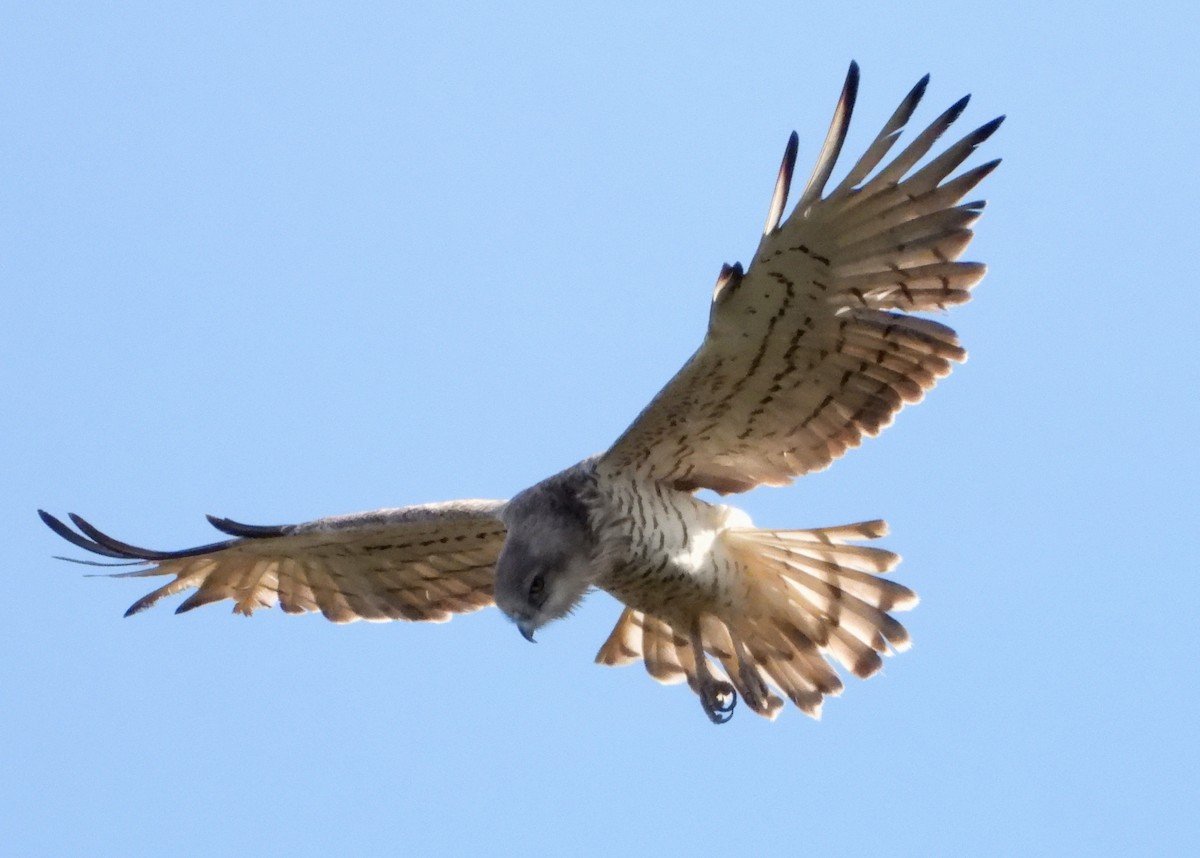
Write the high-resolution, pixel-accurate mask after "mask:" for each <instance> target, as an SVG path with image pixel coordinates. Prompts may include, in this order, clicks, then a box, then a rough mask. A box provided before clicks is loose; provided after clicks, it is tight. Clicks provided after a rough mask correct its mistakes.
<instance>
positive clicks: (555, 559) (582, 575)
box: [495, 475, 595, 640]
mask: <svg viewBox="0 0 1200 858" xmlns="http://www.w3.org/2000/svg"><path fill="white" fill-rule="evenodd" d="M501 517H502V518H503V519H504V524H505V526H506V527H507V528H508V538H507V540H506V541H505V543H504V549H503V550H502V551H501V552H500V557H499V559H498V560H497V561H496V588H495V595H496V605H497V606H498V607H499V608H500V610H502V611H503V612H504V613H505V614H507V615H508V617H509V619H511V620H512V621H513V622H514V623H516V624H517V628H519V629H520V630H521V634H523V635H524V636H525V637H526V639H528V640H533V633H534V632H535V631H536V630H537V629H539V628H540V627H541V626H543V625H545V624H546V623H548V622H550V621H551V620H557V619H558V618H559V617H563V616H566V615H567V614H569V613H570V612H571V609H572V608H574V607H575V606H576V605H577V604H578V603H579V600H580V599H582V598H583V596H584V594H585V593H586V592H587V590H588V587H590V586H591V581H592V574H593V573H592V557H593V553H594V547H595V539H594V537H593V535H592V529H591V526H590V524H589V523H588V516H587V507H586V506H585V505H584V503H583V502H582V500H580V498H579V496H578V494H577V493H576V491H575V487H574V486H572V485H571V483H570V481H568V480H564V479H562V475H559V476H557V477H551V478H550V479H548V480H546V481H544V482H541V483H538V484H537V485H535V486H533V487H532V488H529V489H526V490H525V491H523V492H521V493H520V494H519V495H517V496H516V497H514V498H513V499H512V500H511V501H509V502H508V504H507V505H506V506H505V508H504V511H503V513H502V516H501Z"/></svg>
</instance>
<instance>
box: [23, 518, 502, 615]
mask: <svg viewBox="0 0 1200 858" xmlns="http://www.w3.org/2000/svg"><path fill="white" fill-rule="evenodd" d="M503 505H504V502H503V501H495V500H464V501H451V502H448V503H435V504H423V505H420V506H409V507H403V508H400V509H384V510H378V511H376V512H367V513H359V514H356V515H344V516H337V517H333V518H322V519H318V520H316V521H310V522H308V523H306V524H295V525H280V526H269V527H263V526H258V525H246V524H239V523H238V522H235V521H230V520H229V519H226V518H214V517H213V516H209V517H208V519H209V521H210V522H211V523H212V525H213V526H214V527H216V528H217V529H218V530H220V531H222V532H223V533H226V534H228V535H230V536H232V537H233V538H232V539H228V540H225V541H223V542H214V543H212V544H210V545H202V546H199V547H197V548H189V549H184V550H182V551H150V550H148V549H144V548H137V547H135V546H132V545H128V544H126V543H124V542H120V541H118V540H116V539H113V538H112V537H110V536H108V535H106V534H104V533H102V532H101V531H99V530H97V529H96V528H95V527H93V526H92V525H91V524H89V523H88V522H87V521H85V520H84V519H82V518H80V517H79V516H77V515H74V514H72V515H71V516H70V518H71V521H72V522H74V524H75V526H76V527H77V528H79V532H76V531H74V530H72V529H71V528H69V527H68V526H67V525H66V524H64V523H63V522H62V521H60V520H59V519H57V518H55V517H54V516H52V515H50V514H49V513H47V512H43V511H41V510H39V511H38V513H39V515H41V517H42V521H44V522H45V523H46V524H47V525H48V526H49V527H50V529H51V530H53V531H54V532H55V533H57V534H58V535H59V536H61V537H62V538H63V539H66V540H67V541H68V542H71V543H72V544H74V545H77V546H79V547H80V548H85V549H87V550H88V551H91V552H93V553H95V554H100V555H102V556H105V557H112V558H117V559H118V560H119V561H132V563H133V564H135V565H136V564H149V568H143V569H136V570H134V571H132V572H124V573H119V574H117V575H114V576H113V577H118V578H128V577H134V578H142V577H148V576H154V575H170V576H174V580H172V581H170V582H168V583H167V584H166V585H164V586H162V587H160V588H158V589H157V590H155V591H154V592H152V593H149V594H148V595H146V596H144V597H143V598H141V599H139V600H138V601H137V602H135V603H134V604H133V605H132V606H131V607H130V608H129V610H128V611H126V612H125V615H126V616H129V615H130V614H136V613H138V612H139V611H143V610H145V609H146V608H149V607H150V606H151V605H153V604H154V603H155V602H157V601H158V600H159V599H161V598H163V597H164V596H171V595H174V594H175V593H180V592H183V591H185V590H189V589H193V588H195V590H196V592H194V593H192V594H191V595H190V596H189V597H188V598H187V599H185V600H184V601H183V603H182V604H180V606H179V607H178V608H177V609H176V613H182V612H184V611H190V610H191V609H192V608H198V607H200V606H201V605H207V604H209V603H210V602H220V601H222V600H224V599H232V600H233V602H234V606H233V610H234V612H235V613H239V614H250V613H253V612H254V610H255V609H256V608H267V607H270V606H272V605H275V604H278V605H279V606H280V607H281V608H283V610H285V611H287V612H288V613H294V614H299V613H305V612H308V611H320V612H321V613H322V614H324V615H325V616H326V617H327V618H328V619H330V620H332V621H333V622H335V623H348V622H352V621H354V620H373V621H385V620H428V621H432V622H444V621H446V620H448V619H450V616H451V615H452V614H461V613H467V612H469V611H475V610H478V609H479V608H483V607H486V606H487V605H490V604H492V579H493V577H494V567H495V564H496V557H497V556H499V554H500V548H501V546H503V545H504V539H505V528H504V525H503V523H501V521H500V520H499V519H498V518H497V517H496V515H497V512H498V511H499V509H500V508H501V507H502V506H503Z"/></svg>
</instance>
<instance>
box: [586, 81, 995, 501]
mask: <svg viewBox="0 0 1200 858" xmlns="http://www.w3.org/2000/svg"><path fill="white" fill-rule="evenodd" d="M928 80H929V78H928V76H926V77H925V78H923V79H922V80H921V81H920V82H919V83H918V84H917V85H916V86H915V87H914V88H913V89H912V91H911V92H909V94H908V95H907V96H906V97H905V99H904V100H903V101H902V102H901V103H900V106H899V107H898V108H897V109H896V111H895V113H893V114H892V117H891V118H890V119H889V120H888V122H887V124H885V125H884V127H883V130H882V131H880V132H879V135H878V136H877V137H876V138H875V141H874V142H873V143H872V144H871V145H870V146H869V147H868V149H867V151H866V153H865V154H864V155H863V156H862V157H861V158H859V160H858V161H857V162H856V163H855V164H854V166H853V167H851V168H850V171H849V173H848V174H847V175H846V177H845V179H843V180H842V182H841V183H840V184H839V185H838V186H837V187H836V188H835V189H834V190H833V191H832V192H830V193H829V194H828V195H826V196H822V194H824V192H825V186H826V184H827V182H828V180H829V177H830V175H831V173H832V172H833V167H834V164H835V163H836V161H837V158H838V154H839V153H840V151H841V148H842V143H843V141H844V140H845V136H846V130H847V128H848V126H849V122H850V115H851V112H852V111H853V108H854V99H855V94H856V92H857V90H858V67H857V65H855V64H853V63H852V64H851V65H850V73H849V75H848V76H847V78H846V84H845V86H844V88H843V90H842V95H841V99H840V100H839V101H838V105H837V109H836V111H835V113H834V117H833V123H832V124H831V126H830V129H829V134H828V136H827V137H826V140H825V145H824V147H823V148H822V150H821V153H820V155H819V157H818V159H817V164H816V167H815V168H814V169H813V174H812V178H810V179H809V182H808V184H807V186H806V187H805V188H804V190H803V192H802V193H801V195H800V199H799V201H798V202H797V204H796V207H795V209H794V210H793V211H792V214H791V216H790V217H788V218H787V219H786V220H784V221H782V223H781V218H782V215H783V211H784V207H785V205H786V202H787V195H788V188H789V185H790V184H791V178H792V170H793V167H794V165H795V160H796V142H797V138H796V135H795V133H793V134H792V136H791V138H790V139H789V141H788V146H787V150H786V151H785V153H784V158H783V165H782V167H781V168H780V171H779V178H778V181H777V182H776V187H775V194H774V196H773V198H772V201H771V207H770V211H769V214H768V216H767V224H766V228H765V230H764V235H763V238H762V241H761V243H760V244H759V247H758V251H757V252H756V253H755V255H754V261H753V263H752V264H751V265H750V267H749V270H748V271H746V272H745V273H744V274H743V272H742V269H741V266H740V265H735V266H732V267H731V266H725V267H724V268H723V269H722V272H721V276H720V278H719V279H718V281H717V287H716V290H715V292H714V294H713V303H712V310H711V314H710V319H709V326H708V333H707V335H706V337H705V339H704V342H703V344H702V345H701V346H700V349H699V350H698V351H697V352H696V354H695V355H694V356H693V357H692V358H691V360H690V361H688V363H687V364H686V365H685V366H684V367H683V369H682V370H680V372H679V373H678V374H677V375H676V376H675V378H673V379H672V380H671V381H670V382H669V383H668V384H667V386H666V387H665V388H663V390H662V391H661V392H660V393H659V394H658V396H657V397H655V399H654V401H653V402H651V403H650V405H649V406H647V408H646V409H645V410H644V411H643V412H642V413H641V414H640V415H639V416H638V418H637V419H636V420H635V421H634V422H633V424H632V425H631V426H630V427H629V428H628V429H627V430H626V431H625V433H624V434H623V435H622V436H621V437H620V438H619V439H618V440H617V442H616V443H615V444H614V445H613V446H612V448H611V449H610V450H609V451H608V452H607V453H605V454H604V456H603V457H602V458H601V462H600V467H601V468H606V469H609V470H611V471H612V472H614V473H617V472H624V473H630V472H632V473H637V474H640V475H641V476H643V477H648V478H651V479H655V480H658V481H660V482H664V483H668V484H670V485H673V486H674V487H676V488H679V489H682V490H689V491H690V490H693V489H697V488H710V489H714V490H716V491H718V492H722V493H727V492H738V491H745V490H747V489H750V488H753V487H754V486H757V485H760V484H767V485H782V484H786V483H788V482H791V480H792V479H793V478H795V477H797V476H800V475H802V474H805V473H808V472H809V471H814V470H819V469H821V468H824V467H825V466H827V465H828V464H829V463H830V462H832V461H833V460H834V459H836V458H837V457H838V456H840V455H841V454H842V453H844V452H845V451H846V449H847V448H849V447H855V446H858V444H859V443H860V442H861V440H862V437H863V436H864V435H875V434H877V433H878V432H879V431H880V430H881V429H883V428H884V427H885V426H887V425H889V424H890V423H891V421H892V419H893V417H894V416H895V414H896V412H897V411H899V410H900V408H901V407H903V406H904V404H905V403H908V402H916V401H918V400H919V399H920V398H921V397H922V395H923V394H924V392H925V391H926V390H928V389H929V388H931V387H932V386H933V385H934V383H935V381H936V380H937V379H938V378H940V377H942V376H944V375H946V374H947V373H949V371H950V366H951V363H952V362H953V361H961V360H963V359H964V358H965V357H966V352H965V351H963V349H962V348H961V347H960V346H959V344H958V338H957V337H956V336H955V334H954V331H952V330H951V329H950V328H948V327H946V326H945V325H942V324H939V323H937V322H933V321H930V320H928V319H924V318H920V317H918V316H913V315H910V313H911V312H913V311H927V310H941V309H944V308H946V307H948V306H950V305H952V304H961V303H963V302H965V301H966V300H968V298H969V297H970V291H969V290H970V289H971V287H972V286H974V285H975V284H976V283H978V282H979V280H980V279H981V278H982V277H983V275H984V271H985V268H984V266H983V265H981V264H979V263H975V262H957V261H956V260H957V259H958V257H959V256H960V255H961V254H962V252H963V251H964V250H965V249H966V247H967V245H968V243H969V242H970V240H971V238H972V236H973V233H972V232H971V229H970V227H971V225H972V224H973V223H974V222H975V220H976V219H977V218H978V217H979V215H980V213H981V211H982V209H983V205H984V204H983V203H982V202H968V203H965V204H961V205H960V204H959V201H960V200H961V199H962V198H963V197H964V196H965V195H966V194H967V193H968V192H969V191H970V190H971V189H972V188H973V187H975V185H976V184H977V183H978V182H979V181H980V180H982V179H983V178H984V176H986V175H987V174H988V173H990V172H991V171H992V170H993V169H995V167H996V165H997V164H999V163H1000V162H999V161H998V160H996V161H991V162H988V163H986V164H983V165H982V166H979V167H975V168H974V169H971V170H968V171H966V172H964V173H963V174H962V175H960V176H958V177H956V178H953V179H947V177H948V176H949V175H950V173H951V172H952V171H954V170H955V169H956V168H957V167H958V166H959V165H960V164H961V163H962V162H963V161H964V160H965V159H966V158H967V156H969V155H970V154H971V153H972V152H973V151H974V150H975V148H976V147H977V146H978V145H979V144H980V143H982V142H983V141H984V140H986V139H987V138H988V137H989V136H991V134H992V133H993V132H994V131H995V130H996V128H997V127H999V125H1000V122H1001V121H1002V120H1003V117H1000V118H998V119H995V120H993V121H991V122H989V123H987V124H985V125H983V126H982V127H980V128H978V129H976V130H975V131H972V132H971V133H970V134H968V135H966V136H965V137H964V138H962V139H961V140H959V141H958V142H956V143H954V144H953V145H951V146H949V147H948V148H947V149H946V150H945V151H944V152H942V153H941V154H939V155H937V156H936V157H934V158H933V159H931V160H930V161H929V162H928V164H926V165H925V166H923V167H921V168H920V169H917V170H914V169H913V168H914V166H915V165H916V164H917V162H918V161H920V160H921V159H922V158H924V157H925V155H926V154H927V153H929V151H930V150H931V148H932V147H933V145H934V143H935V142H936V141H937V140H938V138H939V137H940V136H941V135H942V133H943V132H945V131H946V129H947V128H949V127H950V125H951V124H952V123H953V122H954V120H955V119H957V118H958V116H959V114H960V113H962V110H963V108H964V107H966V104H967V98H963V99H961V100H960V101H958V102H956V103H955V104H954V105H953V106H951V107H950V109H949V110H947V111H946V112H945V113H943V114H942V115H941V116H939V117H938V118H937V119H935V120H934V121H933V123H932V124H931V125H930V126H929V127H928V128H926V129H925V130H924V131H922V132H921V133H920V134H919V135H917V137H916V138H915V139H914V140H913V142H912V143H910V144H909V145H908V146H907V148H905V149H904V150H903V151H902V152H901V153H900V154H899V155H897V156H896V157H895V158H894V159H893V160H892V161H891V163H890V164H888V165H887V166H885V167H883V168H882V169H880V170H879V171H878V172H876V173H875V174H874V175H873V176H871V177H870V178H868V176H870V174H871V173H872V171H874V170H875V168H876V167H877V166H878V165H879V164H880V163H881V162H882V161H883V159H884V156H885V155H886V154H887V153H888V151H889V150H890V149H891V147H892V145H893V144H894V143H895V142H896V139H897V138H898V137H899V136H900V132H901V130H902V129H903V128H904V126H905V124H906V123H907V122H908V120H909V118H910V117H911V116H912V113H913V111H914V110H915V108H916V106H917V104H918V102H919V101H920V100H921V96H922V95H923V94H924V92H925V86H926V84H927V83H928Z"/></svg>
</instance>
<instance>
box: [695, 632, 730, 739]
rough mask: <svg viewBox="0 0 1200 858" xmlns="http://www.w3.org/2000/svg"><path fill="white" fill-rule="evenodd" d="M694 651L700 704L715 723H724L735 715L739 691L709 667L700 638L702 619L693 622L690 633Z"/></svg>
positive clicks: (709, 718)
mask: <svg viewBox="0 0 1200 858" xmlns="http://www.w3.org/2000/svg"><path fill="white" fill-rule="evenodd" d="M688 637H689V639H690V643H691V646H692V652H694V653H695V658H696V693H697V694H699V695H700V705H701V706H702V707H704V714H705V715H707V716H708V720H709V721H712V722H713V723H714V724H724V723H726V722H727V721H728V720H729V719H730V718H732V717H733V709H734V707H735V706H737V692H736V691H735V690H734V688H733V685H732V684H730V683H728V682H725V681H724V680H721V679H717V678H716V677H715V676H713V675H712V671H711V670H709V668H708V656H706V655H705V654H704V644H703V642H702V641H701V638H700V619H699V618H698V617H697V618H696V619H695V620H694V621H693V622H692V628H691V631H690V632H689V634H688Z"/></svg>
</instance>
